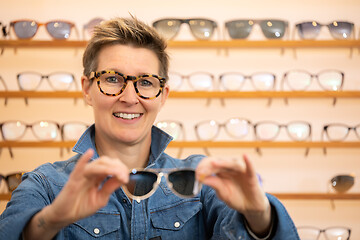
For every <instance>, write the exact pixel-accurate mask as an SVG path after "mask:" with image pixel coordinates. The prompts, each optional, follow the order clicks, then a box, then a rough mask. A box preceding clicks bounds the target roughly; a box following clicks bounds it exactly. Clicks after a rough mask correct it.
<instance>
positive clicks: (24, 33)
mask: <svg viewBox="0 0 360 240" xmlns="http://www.w3.org/2000/svg"><path fill="white" fill-rule="evenodd" d="M37 29H38V24H37V23H36V22H34V21H19V22H16V23H15V24H14V31H15V34H16V36H17V37H18V38H21V39H27V38H32V37H33V36H34V35H35V33H36V31H37Z"/></svg>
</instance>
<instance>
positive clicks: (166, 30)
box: [153, 19, 181, 39]
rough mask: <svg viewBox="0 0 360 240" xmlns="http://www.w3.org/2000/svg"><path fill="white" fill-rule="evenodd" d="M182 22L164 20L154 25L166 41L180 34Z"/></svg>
mask: <svg viewBox="0 0 360 240" xmlns="http://www.w3.org/2000/svg"><path fill="white" fill-rule="evenodd" d="M180 25H181V21H180V20H177V19H162V20H158V21H156V22H154V23H153V27H155V28H156V30H157V31H158V32H159V33H160V34H161V35H162V36H163V37H164V38H166V39H172V38H173V37H175V35H176V34H177V33H178V31H179V28H180Z"/></svg>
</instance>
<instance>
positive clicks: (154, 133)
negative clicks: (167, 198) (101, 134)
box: [72, 124, 173, 164]
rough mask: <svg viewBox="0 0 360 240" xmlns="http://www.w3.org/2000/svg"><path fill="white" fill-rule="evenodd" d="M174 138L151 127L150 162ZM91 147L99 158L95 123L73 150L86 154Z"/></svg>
mask: <svg viewBox="0 0 360 240" xmlns="http://www.w3.org/2000/svg"><path fill="white" fill-rule="evenodd" d="M172 139H173V138H172V137H171V136H170V135H169V134H167V133H166V132H164V131H163V130H161V129H159V128H158V127H156V126H152V129H151V147H150V149H151V152H150V157H149V163H148V164H150V163H153V162H155V161H156V160H157V159H158V158H159V157H160V155H161V154H162V153H163V152H164V151H165V149H166V147H167V145H168V144H169V143H170V142H171V140H172ZM89 148H92V149H93V150H94V155H93V157H92V160H95V159H97V158H99V154H98V152H97V151H96V145H95V124H93V125H91V126H90V127H89V128H88V129H86V131H85V132H84V133H83V134H82V135H81V137H80V138H79V140H78V141H77V142H76V144H75V146H74V147H73V149H72V150H73V152H76V153H79V154H84V153H85V152H86V151H87V150H88V149H89Z"/></svg>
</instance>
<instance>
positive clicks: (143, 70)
mask: <svg viewBox="0 0 360 240" xmlns="http://www.w3.org/2000/svg"><path fill="white" fill-rule="evenodd" d="M102 70H114V71H117V72H120V73H123V74H125V75H132V76H139V75H143V74H156V75H159V60H158V58H157V56H156V54H155V53H154V52H153V51H151V50H149V49H146V48H135V47H132V46H127V45H121V44H116V45H110V46H106V47H104V48H103V49H101V51H100V52H99V55H98V68H97V70H96V71H102ZM82 84H83V92H84V95H85V99H86V102H87V103H88V104H89V105H91V106H92V107H93V109H94V117H95V128H96V140H97V141H98V139H100V141H105V142H107V143H114V144H115V143H116V142H121V143H125V144H129V145H133V144H138V143H143V142H144V141H149V143H150V139H151V127H152V125H153V123H154V121H155V119H156V116H157V114H158V112H159V111H160V109H161V107H162V106H163V104H164V103H165V100H166V99H167V96H168V93H169V89H168V86H167V85H166V86H165V87H164V89H163V92H162V93H161V94H160V95H159V96H158V97H157V98H155V99H151V100H149V99H143V98H140V97H139V96H138V95H137V94H136V91H135V88H134V85H133V84H132V82H131V81H128V84H127V86H126V88H125V90H124V91H123V92H122V93H121V94H120V95H118V96H106V95H104V94H103V93H101V92H100V90H99V88H98V86H97V83H96V80H94V82H93V83H92V84H91V85H90V83H89V80H88V79H87V78H86V77H83V78H82Z"/></svg>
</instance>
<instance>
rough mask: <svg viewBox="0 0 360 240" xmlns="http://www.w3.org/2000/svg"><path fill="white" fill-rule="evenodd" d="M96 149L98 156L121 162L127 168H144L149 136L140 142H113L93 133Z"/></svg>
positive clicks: (147, 155) (147, 157)
mask: <svg viewBox="0 0 360 240" xmlns="http://www.w3.org/2000/svg"><path fill="white" fill-rule="evenodd" d="M95 143H96V150H97V152H98V154H99V156H100V157H101V156H107V157H110V158H113V159H117V160H119V161H121V162H123V163H124V164H125V165H126V166H127V167H128V168H129V169H133V168H145V167H146V166H147V163H148V161H149V155H150V144H151V136H149V137H148V138H147V139H146V140H145V141H142V142H140V143H135V144H133V143H114V141H113V140H107V139H104V138H101V137H97V136H96V134H95Z"/></svg>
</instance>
